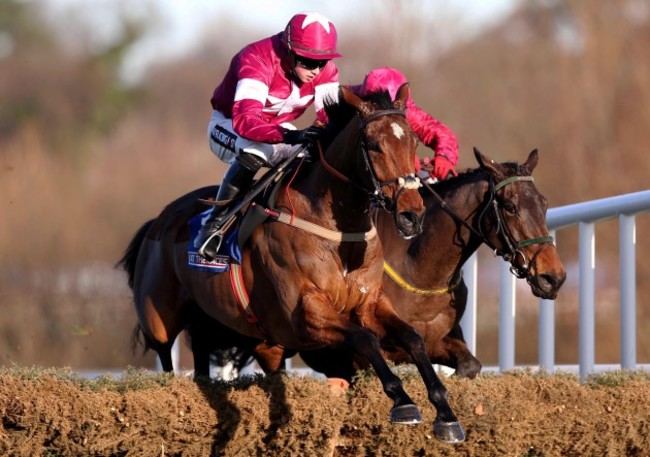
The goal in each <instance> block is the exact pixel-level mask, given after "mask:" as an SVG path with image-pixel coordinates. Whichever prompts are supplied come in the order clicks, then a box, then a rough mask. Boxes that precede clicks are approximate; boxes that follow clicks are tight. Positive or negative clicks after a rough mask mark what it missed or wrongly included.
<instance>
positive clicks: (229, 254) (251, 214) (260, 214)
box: [188, 157, 300, 272]
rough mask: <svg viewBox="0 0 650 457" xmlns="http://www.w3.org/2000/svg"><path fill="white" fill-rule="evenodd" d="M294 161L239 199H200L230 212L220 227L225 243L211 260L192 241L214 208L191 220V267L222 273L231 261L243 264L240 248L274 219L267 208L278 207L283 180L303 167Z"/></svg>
mask: <svg viewBox="0 0 650 457" xmlns="http://www.w3.org/2000/svg"><path fill="white" fill-rule="evenodd" d="M294 159H295V157H291V158H289V159H287V160H285V161H284V162H282V163H280V164H279V165H276V166H275V167H273V168H271V169H269V170H268V171H267V172H266V173H265V174H264V175H263V176H262V177H261V178H260V179H258V180H257V181H256V182H255V183H254V184H253V186H252V187H251V188H250V190H249V191H248V192H246V193H245V194H244V196H243V197H241V198H239V199H236V200H232V201H230V202H217V203H215V202H214V201H212V200H203V199H199V201H200V202H202V203H204V204H206V205H210V206H216V204H219V205H222V204H225V205H227V206H228V207H229V210H228V213H227V215H226V216H225V218H226V220H225V222H224V224H223V226H222V228H221V230H222V233H221V237H222V241H221V244H220V247H219V249H218V255H217V257H216V258H215V259H214V260H212V261H210V260H206V259H204V258H203V257H201V256H200V255H199V254H198V253H197V252H196V249H195V248H194V246H193V242H192V240H193V239H194V238H195V236H196V234H197V233H198V231H199V230H200V228H201V226H202V225H203V222H204V221H205V220H206V219H207V217H208V215H209V212H210V211H211V210H212V209H211V208H209V209H207V210H205V211H203V212H201V213H199V214H197V215H195V216H194V217H192V218H191V219H190V220H189V222H188V226H189V230H190V242H189V243H188V265H189V266H190V267H192V268H199V269H203V270H209V271H213V272H222V271H226V270H228V269H229V266H230V263H231V261H235V262H237V263H239V262H240V261H241V249H242V248H243V246H244V244H246V241H247V240H248V239H249V238H250V236H251V235H252V234H253V232H254V231H255V229H256V228H257V227H258V226H259V225H261V224H263V223H264V222H266V221H267V220H268V219H269V218H270V217H271V215H270V214H269V212H268V208H274V207H275V201H276V199H277V195H278V192H279V190H280V187H281V185H282V183H283V182H284V179H285V178H286V177H287V175H288V174H290V172H292V171H294V170H295V169H296V167H297V166H298V165H299V164H300V161H299V160H294Z"/></svg>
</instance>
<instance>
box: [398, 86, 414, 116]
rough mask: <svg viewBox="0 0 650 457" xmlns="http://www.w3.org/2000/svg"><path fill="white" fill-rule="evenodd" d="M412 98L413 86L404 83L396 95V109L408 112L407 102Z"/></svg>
mask: <svg viewBox="0 0 650 457" xmlns="http://www.w3.org/2000/svg"><path fill="white" fill-rule="evenodd" d="M410 96H411V85H410V84H409V83H404V84H402V85H401V86H399V89H397V94H396V95H395V108H397V109H401V110H402V111H404V110H406V102H407V100H408V99H409V97H410Z"/></svg>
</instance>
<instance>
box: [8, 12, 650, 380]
mask: <svg viewBox="0 0 650 457" xmlns="http://www.w3.org/2000/svg"><path fill="white" fill-rule="evenodd" d="M479 4H480V6H479ZM305 10H317V11H320V12H322V13H324V14H325V15H327V16H328V17H329V18H330V19H331V20H332V21H333V22H334V23H335V25H336V26H337V29H338V33H339V40H340V51H341V52H342V54H343V55H344V56H345V57H344V58H343V59H340V60H339V61H338V62H337V64H338V65H339V68H340V72H341V73H340V74H341V81H342V82H343V83H358V82H361V81H362V79H363V76H364V74H365V73H366V72H367V71H368V70H370V69H372V68H374V67H376V66H384V65H390V66H394V67H397V68H399V69H401V70H402V71H403V72H404V73H405V74H406V75H407V76H408V78H409V80H410V82H411V85H412V91H413V96H414V98H415V100H416V102H417V103H418V104H419V105H420V106H422V107H423V108H424V109H426V110H428V111H429V112H430V113H432V114H433V115H434V116H436V117H437V118H438V119H440V120H441V121H442V122H444V123H445V124H447V125H448V126H449V127H450V128H452V129H453V130H454V131H455V132H456V134H457V136H458V138H459V142H460V164H459V169H460V170H462V169H466V168H474V167H476V166H477V164H476V162H475V160H474V156H473V154H472V147H474V146H476V147H478V148H479V149H480V150H481V151H482V152H484V153H486V154H487V155H489V156H491V157H492V158H493V159H495V160H497V161H508V160H513V161H517V162H521V161H524V160H525V159H526V157H527V155H528V153H529V152H530V151H531V150H532V149H535V148H537V149H539V151H540V162H539V165H538V167H537V168H536V170H535V177H536V185H537V187H538V188H539V189H540V191H541V192H542V193H543V194H545V196H546V197H547V198H548V200H549V205H550V207H556V206H561V205H566V204H571V203H578V202H582V201H586V200H592V199H597V198H604V197H610V196H616V195H620V194H624V193H630V192H637V191H641V190H646V189H648V188H649V184H650V165H649V164H648V163H649V161H648V152H647V151H648V145H649V144H650V0H616V1H611V0H591V1H589V2H585V1H582V0H526V1H516V0H510V1H508V0H502V1H485V2H484V1H481V2H477V1H473V2H472V1H462V2H460V1H442V0H437V1H436V0H420V1H415V0H413V1H409V2H395V1H392V0H375V1H373V2H364V1H361V0H349V1H341V0H329V1H327V2H325V1H301V2H298V1H294V2H289V1H276V2H265V1H252V2H248V3H243V2H233V1H221V0H220V1H212V2H208V1H198V0H197V1H194V2H192V1H187V2H175V1H171V0H170V1H168V2H163V1H139V2H127V1H119V0H115V1H111V0H97V1H90V0H86V1H84V0H47V1H46V0H41V1H29V0H0V220H1V221H2V222H1V223H0V310H1V311H2V312H1V313H0V365H4V366H10V365H12V364H18V365H42V366H66V367H71V368H74V369H121V368H125V367H126V366H128V365H135V366H153V360H154V359H153V355H151V354H149V355H147V356H142V355H141V354H140V353H139V352H136V353H135V354H134V353H133V352H132V350H131V345H130V340H131V331H132V329H133V327H134V325H135V322H136V318H135V312H134V310H133V307H132V304H131V295H130V290H129V289H128V287H127V284H126V277H125V275H124V273H123V272H122V271H121V270H119V269H116V268H115V263H116V262H117V261H118V260H119V258H120V257H121V255H122V253H123V251H124V249H125V248H126V245H127V244H128V242H129V241H130V239H131V237H132V235H133V234H134V232H135V231H136V229H137V228H139V227H140V225H141V224H142V223H143V222H144V221H145V220H147V219H149V218H151V217H153V216H155V215H157V214H158V212H159V211H160V210H161V209H162V207H163V206H164V205H165V204H167V203H168V202H169V201H171V200H173V199H175V198H176V197H178V196H180V195H181V194H183V193H185V192H188V191H190V190H192V189H194V188H197V187H200V186H204V185H209V184H215V183H217V182H219V181H220V180H221V176H222V174H223V171H224V169H223V167H222V164H221V162H220V161H219V160H217V159H216V158H215V157H214V156H213V155H212V154H211V153H210V151H209V148H208V146H207V141H206V133H205V132H206V126H207V120H208V117H209V115H210V112H211V108H210V105H209V99H210V96H211V93H212V90H213V89H214V87H215V85H216V84H217V83H218V82H219V81H220V80H221V78H222V76H223V75H224V74H225V71H226V69H227V67H228V64H229V62H230V59H231V58H232V56H233V55H234V54H235V53H236V52H238V51H239V49H240V48H241V47H243V46H244V45H246V44H247V43H249V42H251V41H254V40H257V39H260V38H263V37H266V36H268V35H271V34H273V33H277V32H279V31H280V30H282V29H283V28H284V26H285V24H286V22H287V21H288V20H289V19H290V17H291V16H292V15H293V14H295V13H296V12H300V11H305ZM312 117H313V111H312V110H309V111H308V114H307V115H305V116H303V119H301V121H300V122H299V125H303V126H304V125H307V124H308V123H310V122H311V120H312ZM420 153H421V154H422V155H430V151H428V150H426V149H421V150H420ZM648 229H650V218H649V217H648V216H642V217H639V218H638V219H637V262H638V265H637V284H638V290H637V318H638V328H637V335H638V336H637V338H638V349H637V359H638V362H639V363H648V362H650V320H649V319H648V317H650V266H649V265H648V262H646V257H647V255H648V254H650V242H649V241H648V240H647V237H646V236H644V235H645V234H646V233H647V232H648ZM596 240H597V241H596V243H597V259H598V260H597V264H596V284H597V286H596V287H597V291H596V300H597V302H596V341H597V345H596V363H617V362H618V361H619V345H618V337H619V333H618V332H619V325H618V319H619V317H618V300H619V296H618V293H619V292H618V283H619V278H618V275H619V273H618V224H617V221H611V222H605V223H601V224H598V225H597V226H596ZM557 243H558V247H559V250H560V254H561V256H562V258H563V261H564V263H565V267H566V268H567V271H568V280H567V283H566V284H565V285H564V287H563V289H562V290H561V291H560V295H559V297H558V299H557V301H556V317H557V321H556V331H557V341H556V351H557V354H556V361H557V363H576V362H577V359H578V355H577V351H578V295H577V284H578V278H577V258H578V254H577V230H575V231H574V230H562V231H560V232H558V234H557ZM479 254H480V255H479V258H480V259H481V258H486V259H489V258H490V257H491V253H489V252H487V251H483V250H482V251H480V253H479ZM479 285H480V291H479V305H478V327H479V334H478V342H479V344H478V348H479V349H478V353H477V356H478V357H479V359H481V361H482V362H483V364H484V365H495V364H497V353H498V350H497V343H498V337H497V324H498V304H497V293H498V290H499V282H498V276H496V275H494V274H493V273H490V271H487V272H483V271H482V270H479ZM517 296H518V308H517V340H516V344H517V350H516V363H517V364H535V363H537V319H538V301H537V299H535V298H534V297H532V295H531V294H530V292H529V289H528V287H527V286H526V285H525V284H521V285H520V287H518V292H517ZM184 364H190V366H191V362H189V359H188V361H187V362H184Z"/></svg>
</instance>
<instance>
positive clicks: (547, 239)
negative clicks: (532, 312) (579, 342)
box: [474, 148, 566, 299]
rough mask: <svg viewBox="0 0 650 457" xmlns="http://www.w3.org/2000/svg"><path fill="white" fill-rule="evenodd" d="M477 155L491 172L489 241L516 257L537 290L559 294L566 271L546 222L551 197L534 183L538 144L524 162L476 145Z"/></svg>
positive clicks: (485, 217)
mask: <svg viewBox="0 0 650 457" xmlns="http://www.w3.org/2000/svg"><path fill="white" fill-rule="evenodd" d="M474 155H475V156H476V160H477V161H478V163H479V165H480V167H481V169H482V170H483V171H485V172H486V173H487V174H488V175H489V179H488V191H487V203H486V205H485V206H484V209H483V210H482V213H481V220H480V222H479V229H480V230H481V232H482V234H483V236H484V237H485V239H486V240H487V241H488V245H490V246H491V247H492V248H493V249H495V251H496V252H497V253H498V254H500V255H502V256H503V258H504V259H505V260H506V261H508V262H510V264H511V271H512V272H513V274H515V276H517V277H519V278H526V281H527V282H528V283H529V284H530V287H531V290H532V292H533V294H534V295H535V296H537V297H540V298H546V299H554V298H555V297H556V296H557V292H558V290H559V288H560V286H562V284H563V283H564V280H565V279H566V272H565V270H564V267H563V265H562V262H561V261H560V257H559V255H558V253H557V250H556V248H555V245H554V244H553V237H551V236H550V235H549V232H548V227H547V225H546V210H547V208H548V203H547V201H546V198H545V197H544V196H543V195H542V194H541V193H540V192H539V191H538V190H537V188H536V187H535V184H534V183H533V177H532V173H533V170H534V169H535V166H537V161H538V158H539V157H538V153H537V150H536V149H535V150H533V151H532V152H531V153H530V154H529V155H528V159H527V160H526V162H524V163H523V164H521V165H518V164H515V163H511V162H507V163H502V164H500V163H496V162H494V161H493V160H491V159H490V158H489V157H487V156H485V155H484V154H482V153H481V152H480V151H479V150H478V149H476V148H474Z"/></svg>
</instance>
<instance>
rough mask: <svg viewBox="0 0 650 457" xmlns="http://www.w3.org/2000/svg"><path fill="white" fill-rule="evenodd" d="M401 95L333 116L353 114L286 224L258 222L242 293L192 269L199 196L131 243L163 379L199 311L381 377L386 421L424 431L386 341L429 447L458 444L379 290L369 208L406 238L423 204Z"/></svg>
mask: <svg viewBox="0 0 650 457" xmlns="http://www.w3.org/2000/svg"><path fill="white" fill-rule="evenodd" d="M408 93H409V88H408V85H407V84H406V85H404V86H403V87H402V88H400V90H399V91H398V96H397V99H396V101H395V103H394V105H393V102H391V101H390V98H389V97H388V96H387V94H384V97H375V98H374V99H373V100H372V101H364V100H362V99H360V98H359V97H357V96H356V95H354V94H353V93H352V92H351V91H349V90H347V89H346V88H342V89H341V91H340V99H341V101H340V103H339V104H338V105H342V106H347V107H350V108H351V109H352V110H351V111H352V112H353V113H354V115H353V116H350V117H349V120H346V122H345V123H344V124H345V126H344V127H342V129H341V131H340V133H338V135H337V136H336V137H335V138H334V140H333V141H332V142H331V144H330V145H329V146H328V147H327V148H326V149H325V151H324V152H322V155H321V160H320V161H317V162H315V163H313V164H311V165H310V166H306V167H302V168H299V169H298V171H297V172H296V174H295V175H294V176H293V177H292V179H291V184H290V185H287V184H284V185H283V186H282V187H281V189H280V192H279V193H278V197H277V202H276V208H278V209H280V210H281V211H283V212H286V213H289V214H290V217H289V220H290V221H291V222H290V223H288V224H283V223H276V222H271V223H265V224H262V225H261V226H259V227H258V228H257V229H256V230H255V231H254V232H253V234H252V236H251V238H250V240H249V241H248V242H247V243H246V245H245V246H244V248H243V252H242V260H241V267H240V269H239V270H240V271H241V278H242V279H243V281H241V282H240V283H239V284H238V287H232V286H231V277H235V280H236V275H234V276H233V275H228V274H216V275H215V274H212V273H208V272H204V271H199V270H194V269H190V268H188V266H187V243H188V240H189V233H188V229H187V221H188V220H189V218H190V216H192V215H194V214H197V213H198V212H199V211H200V204H199V203H197V197H198V196H200V194H201V192H199V191H197V192H193V193H190V194H187V195H186V196H184V197H181V198H179V199H178V200H176V201H174V202H172V203H171V204H170V205H168V206H167V207H166V208H165V209H164V210H163V212H162V213H161V214H160V215H159V216H158V217H157V218H156V219H155V220H153V221H149V222H147V223H146V224H145V225H144V226H143V227H142V228H141V229H140V230H139V231H138V232H137V233H136V235H135V237H134V239H133V240H132V242H131V244H130V245H129V247H128V248H127V252H126V254H125V256H124V258H123V259H122V261H121V263H122V264H123V265H124V267H125V269H126V270H127V271H128V272H129V283H130V285H132V288H133V293H134V302H135V307H136V311H137V314H138V320H139V327H140V330H141V331H142V334H143V335H144V338H145V341H146V344H147V345H148V346H149V347H152V348H153V349H155V350H156V351H157V352H158V353H159V354H160V355H161V361H162V362H163V368H165V369H166V370H167V369H171V368H172V367H171V360H170V359H169V360H165V353H166V352H168V351H169V347H170V346H171V344H172V343H173V341H174V339H175V337H176V336H177V335H178V333H179V332H180V331H181V330H182V329H183V328H184V327H185V325H186V323H187V318H188V315H189V314H190V313H191V311H190V310H191V309H192V306H198V307H199V308H200V310H201V312H203V313H205V314H207V315H208V316H210V317H211V318H213V319H216V320H217V321H219V322H220V323H221V324H222V325H224V326H225V327H228V328H229V329H231V330H232V331H234V332H236V333H237V334H240V335H242V336H246V337H251V338H255V339H259V340H261V341H264V342H265V344H266V345H267V346H268V347H270V348H272V347H275V346H281V347H286V348H291V349H294V350H313V349H320V348H328V347H339V346H340V347H346V348H348V350H350V351H353V352H354V353H355V355H356V356H358V357H359V358H360V359H363V360H364V361H366V362H367V363H368V364H369V365H370V366H372V368H373V369H374V370H375V372H376V373H377V376H378V377H379V379H380V381H381V382H382V385H383V388H384V391H385V392H386V394H387V395H388V397H389V398H391V400H392V401H393V406H392V408H391V421H392V422H393V423H417V422H420V421H421V417H420V413H419V410H418V408H417V407H416V406H415V404H414V403H413V401H412V400H411V398H410V397H409V396H408V394H407V393H406V392H405V391H404V389H403V386H402V382H401V380H400V379H399V377H397V376H396V375H395V374H394V373H393V372H392V371H391V370H390V368H389V366H388V364H387V363H386V360H385V359H384V357H383V356H382V353H381V346H380V342H384V343H387V344H391V345H395V346H397V347H400V348H401V349H403V350H404V351H405V352H406V353H407V354H409V356H410V360H411V361H412V362H413V363H414V364H415V365H416V366H417V367H418V370H419V372H420V374H421V376H422V378H423V381H424V383H425V385H426V388H427V391H428V397H429V400H430V401H431V403H432V404H433V405H434V406H435V408H436V411H437V415H436V419H435V421H434V433H435V435H436V437H437V438H438V439H440V440H443V441H446V442H459V441H463V440H464V438H465V435H464V432H463V430H462V427H461V425H460V423H459V422H458V419H457V417H456V416H455V414H454V412H453V411H452V409H451V407H450V406H449V403H448V400H447V390H446V389H445V387H444V385H443V384H442V383H441V382H440V380H439V379H438V377H437V375H436V373H435V372H434V370H433V368H432V366H431V364H430V362H429V358H428V356H427V354H426V351H425V348H424V342H423V340H422V338H421V336H420V335H419V333H418V332H417V331H416V330H415V329H413V327H411V326H410V325H408V324H406V323H405V322H404V321H403V320H402V319H400V318H399V317H398V315H397V313H396V312H395V310H394V309H393V306H392V304H391V302H390V299H389V298H388V296H387V295H386V294H385V293H384V291H383V288H382V276H383V252H382V245H381V242H380V241H379V238H378V237H377V236H374V235H375V234H376V232H375V230H374V226H373V222H372V220H371V214H372V212H371V207H372V206H373V204H374V205H378V206H382V207H385V208H386V209H389V210H390V212H391V215H392V218H393V220H394V221H395V226H394V227H395V228H396V229H397V230H396V232H397V233H399V234H400V235H401V236H403V237H413V236H415V235H418V234H419V233H420V232H421V219H422V215H423V212H424V205H423V202H422V198H421V196H420V195H419V193H418V191H417V187H418V184H419V181H418V179H417V178H416V177H414V175H413V161H414V158H415V150H416V145H417V141H416V137H415V134H414V133H413V131H412V130H411V128H410V126H409V124H408V122H407V121H406V119H405V115H404V111H403V110H404V109H405V106H406V100H407V98H408ZM328 114H330V111H328ZM330 119H332V116H331V115H330ZM197 206H198V207H199V208H197ZM294 220H302V221H306V222H307V223H308V224H311V225H312V227H313V226H318V227H319V231H318V232H319V233H318V234H315V233H312V232H309V231H305V230H302V229H298V228H296V227H294V226H292V225H293V221H294ZM236 267H237V266H236V265H233V266H232V268H233V271H234V270H236V269H238V268H236ZM242 290H243V293H242ZM242 296H247V297H248V298H249V300H248V303H250V306H248V307H247V309H248V310H249V311H250V312H251V313H254V314H255V318H254V321H255V324H256V325H252V319H251V318H250V313H249V315H248V317H249V318H248V319H247V318H246V317H247V314H246V313H244V312H243V311H242V308H244V305H246V304H244V305H242V303H241V300H240V299H241V297H242ZM184 314H185V315H184Z"/></svg>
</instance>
